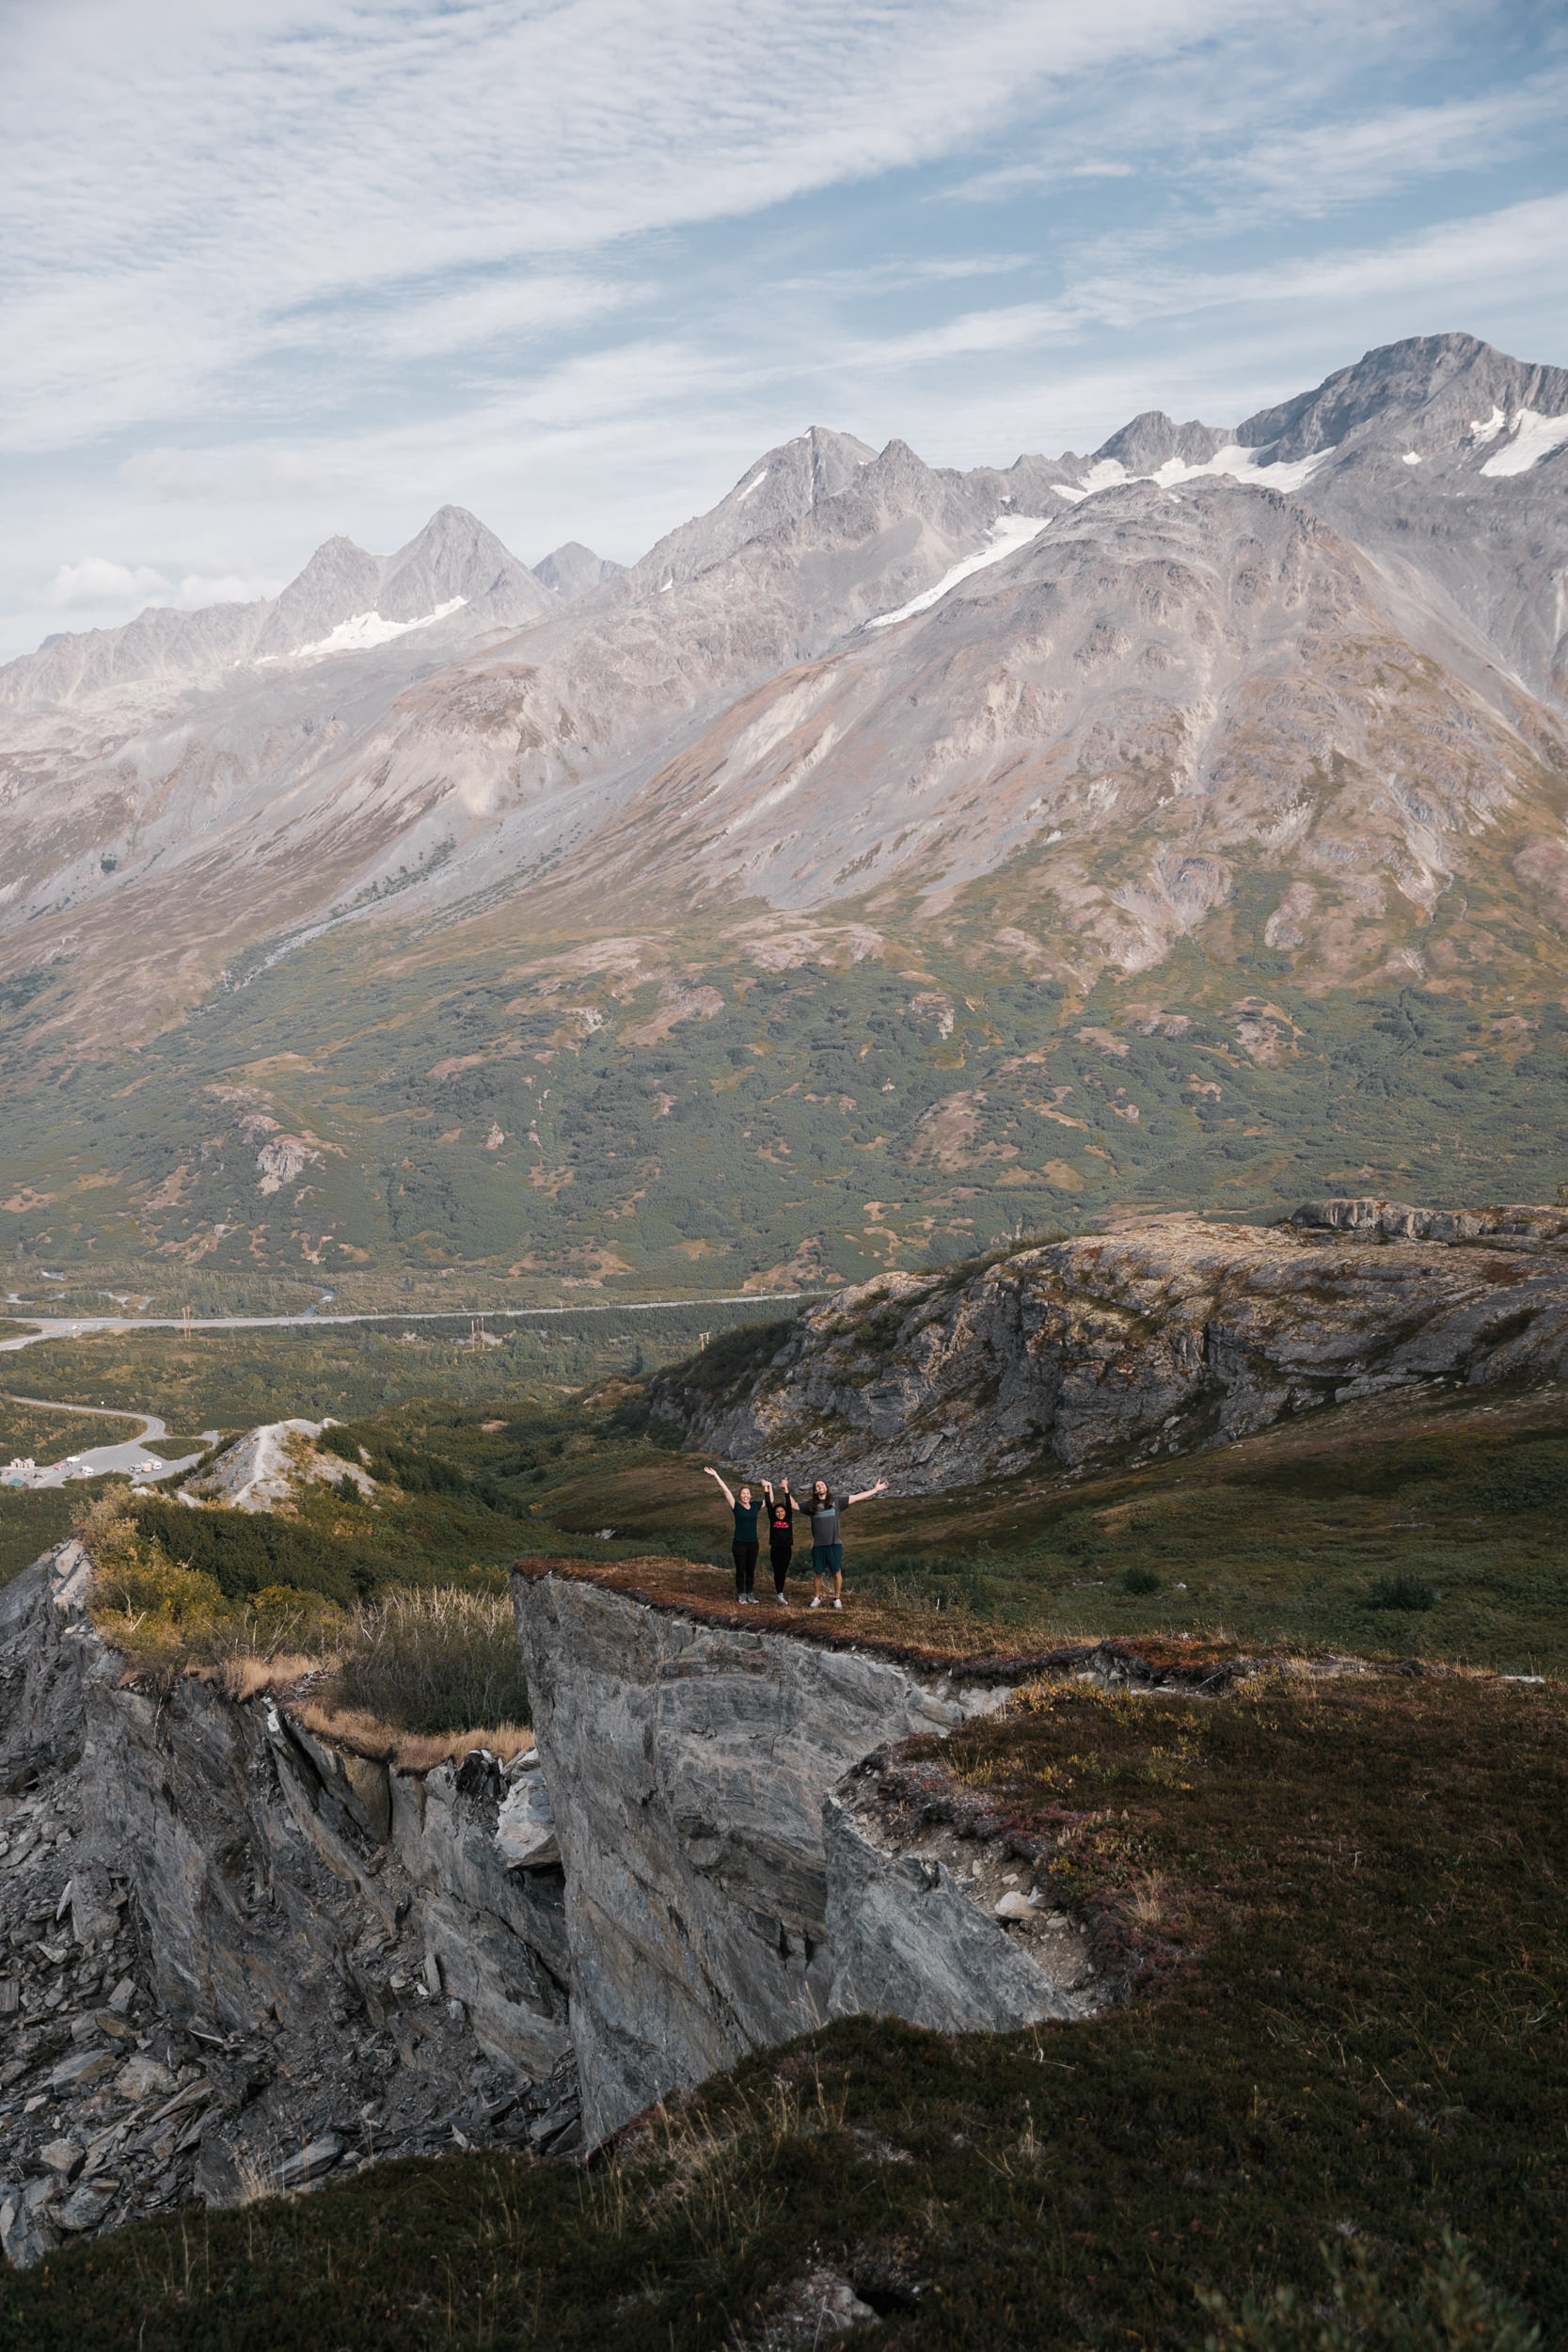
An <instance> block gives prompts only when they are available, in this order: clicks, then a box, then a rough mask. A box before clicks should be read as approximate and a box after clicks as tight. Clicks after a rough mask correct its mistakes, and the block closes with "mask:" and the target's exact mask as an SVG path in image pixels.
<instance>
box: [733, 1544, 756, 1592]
mask: <svg viewBox="0 0 1568 2352" xmlns="http://www.w3.org/2000/svg"><path fill="white" fill-rule="evenodd" d="M730 1549H731V1551H732V1552H733V1553H734V1555H735V1597H736V1600H738V1599H739V1598H740V1596H741V1594H742V1593H749V1592H750V1591H751V1589H752V1583H753V1581H755V1578H756V1572H757V1548H756V1546H755V1544H732V1545H731V1546H730Z"/></svg>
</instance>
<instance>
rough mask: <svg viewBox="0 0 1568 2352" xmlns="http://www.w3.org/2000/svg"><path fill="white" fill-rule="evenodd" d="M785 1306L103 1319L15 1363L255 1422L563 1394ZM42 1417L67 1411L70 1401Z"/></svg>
mask: <svg viewBox="0 0 1568 2352" xmlns="http://www.w3.org/2000/svg"><path fill="white" fill-rule="evenodd" d="M778 1313H779V1309H778V1306H777V1304H776V1302H774V1301H771V1300H768V1299H758V1300H757V1301H756V1302H755V1303H754V1304H752V1303H751V1302H743V1303H741V1304H738V1305H733V1306H718V1305H716V1304H714V1303H712V1302H710V1301H698V1302H696V1303H694V1304H692V1305H688V1306H680V1307H669V1308H657V1309H650V1310H647V1311H640V1312H635V1313H631V1312H621V1311H609V1312H600V1313H594V1311H592V1310H589V1309H584V1310H583V1311H581V1312H580V1313H579V1314H565V1315H561V1316H551V1317H549V1318H547V1319H546V1318H533V1319H530V1318H529V1317H527V1316H525V1315H517V1316H507V1315H499V1316H492V1317H490V1318H489V1319H488V1320H487V1322H486V1324H485V1327H484V1332H485V1336H484V1337H483V1338H481V1339H479V1340H478V1341H477V1343H476V1339H475V1336H474V1325H473V1319H472V1318H471V1317H469V1316H467V1315H452V1316H450V1317H447V1316H443V1317H442V1318H441V1319H440V1320H439V1321H436V1322H422V1323H417V1324H403V1323H398V1322H391V1323H386V1324H340V1325H337V1326H335V1327H324V1328H320V1329H315V1328H312V1327H309V1325H306V1326H296V1327H293V1328H292V1329H281V1330H279V1329H273V1330H268V1329H265V1328H263V1329H260V1330H250V1331H214V1332H207V1333H200V1334H198V1335H197V1336H195V1337H193V1338H191V1339H185V1338H184V1337H183V1336H182V1334H181V1333H179V1332H177V1331H105V1332H100V1333H97V1334H96V1335H94V1336H92V1337H89V1338H87V1339H79V1340H71V1339H62V1340H45V1341H40V1343H38V1344H37V1345H36V1346H34V1347H30V1348H28V1349H27V1351H26V1353H25V1355H24V1356H22V1357H19V1358H17V1359H13V1361H12V1364H11V1367H10V1369H11V1371H12V1374H13V1376H14V1378H15V1385H16V1386H17V1387H18V1388H24V1389H25V1390H26V1391H27V1392H28V1393H29V1394H31V1395H34V1396H47V1397H51V1398H54V1397H58V1398H61V1399H67V1400H71V1401H72V1402H80V1403H81V1404H82V1405H83V1406H84V1407H87V1406H97V1405H110V1406H123V1407H125V1408H126V1409H127V1410H130V1411H136V1410H140V1409H145V1410H147V1411H149V1412H153V1413H157V1414H158V1415H159V1416H160V1417H161V1418H162V1419H163V1420H165V1421H166V1422H167V1423H168V1425H169V1427H170V1429H172V1430H181V1429H248V1428H253V1427H255V1425H256V1424H257V1423H258V1422H263V1421H279V1420H294V1419H305V1420H309V1421H319V1420H320V1419H321V1418H322V1416H323V1415H324V1414H326V1413H330V1414H332V1415H334V1416H335V1417H337V1418H338V1419H341V1420H346V1419H349V1418H351V1417H354V1416H356V1415H359V1414H362V1413H375V1412H380V1411H385V1410H387V1409H388V1408H396V1407H398V1406H402V1405H404V1403H405V1402H406V1401H408V1400H410V1399H419V1398H421V1397H425V1398H428V1397H435V1396H439V1397H443V1398H446V1399H448V1400H450V1401H451V1404H452V1405H453V1406H465V1405H472V1406H481V1405H485V1404H492V1403H493V1404H494V1405H495V1406H496V1407H497V1408H498V1409H500V1408H502V1407H508V1406H512V1405H514V1404H528V1403H536V1402H541V1401H545V1400H549V1401H552V1402H559V1401H560V1400H561V1399H562V1398H563V1397H565V1396H569V1395H571V1394H574V1393H575V1392H576V1391H578V1390H580V1389H583V1388H586V1387H588V1386H590V1385H592V1384H593V1383H594V1382H597V1381H602V1380H605V1379H608V1378H611V1377H622V1378H629V1379H640V1378H641V1377H642V1375H644V1374H645V1373H652V1372H656V1371H657V1370H658V1369H659V1368H660V1367H661V1366H662V1365H664V1364H668V1363H674V1362H677V1361H679V1360H681V1359H684V1358H685V1357H687V1356H688V1355H689V1354H690V1353H691V1351H692V1350H693V1349H694V1348H695V1347H696V1346H697V1344H698V1341H699V1339H700V1337H701V1335H702V1334H703V1333H704V1332H705V1331H706V1330H709V1329H711V1330H712V1331H714V1332H716V1333H722V1332H723V1331H725V1330H726V1329H727V1328H729V1327H732V1326H740V1325H743V1324H747V1323H756V1322H771V1321H774V1320H776V1318H777V1316H778ZM5 1409H6V1410H7V1411H8V1412H10V1413H12V1414H20V1413H21V1411H22V1410H23V1408H22V1407H19V1406H8V1407H7V1408H5ZM39 1420H40V1425H41V1424H42V1423H45V1422H55V1421H58V1422H60V1424H61V1426H62V1427H63V1426H66V1425H68V1423H67V1421H66V1416H64V1415H63V1414H61V1415H40V1416H39ZM5 1425H6V1427H9V1426H11V1423H10V1422H7V1423H6V1424H5ZM17 1425H18V1426H20V1425H21V1424H20V1422H18V1423H17ZM104 1426H105V1427H106V1429H107V1430H108V1431H109V1433H110V1434H111V1435H112V1436H113V1437H115V1438H123V1437H126V1436H129V1435H131V1434H132V1432H131V1430H130V1428H129V1426H128V1424H127V1423H125V1422H119V1423H114V1422H110V1423H106V1424H104ZM24 1450H25V1449H24ZM62 1450H64V1449H62ZM71 1450H75V1449H74V1448H72V1449H71Z"/></svg>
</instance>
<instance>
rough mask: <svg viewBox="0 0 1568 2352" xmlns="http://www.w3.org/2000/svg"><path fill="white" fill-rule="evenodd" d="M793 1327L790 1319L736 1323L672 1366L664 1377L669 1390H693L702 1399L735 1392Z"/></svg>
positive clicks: (786, 1336)
mask: <svg viewBox="0 0 1568 2352" xmlns="http://www.w3.org/2000/svg"><path fill="white" fill-rule="evenodd" d="M794 1328H795V1323H794V1319H793V1317H791V1316H784V1317H783V1318H781V1320H780V1321H779V1322H777V1323H751V1324H746V1323H739V1324H736V1326H735V1327H734V1328H733V1329H731V1330H728V1331H721V1332H720V1333H719V1334H718V1336H717V1337H716V1338H714V1339H712V1340H710V1341H709V1342H708V1343H707V1345H706V1347H705V1348H703V1349H701V1350H700V1351H699V1353H698V1354H697V1355H695V1356H689V1357H688V1358H687V1359H686V1360H685V1362H684V1363H679V1364H672V1366H671V1367H670V1370H669V1372H668V1373H667V1374H666V1375H664V1378H665V1379H666V1380H668V1382H669V1384H670V1385H671V1387H673V1388H681V1389H697V1390H699V1391H701V1392H702V1393H703V1394H704V1395H705V1396H718V1395H721V1394H723V1393H724V1392H726V1391H729V1392H737V1391H739V1390H740V1389H741V1388H742V1387H744V1385H745V1384H746V1383H747V1382H748V1381H750V1380H752V1379H753V1378H754V1377H755V1375H757V1374H758V1373H759V1372H760V1371H761V1370H762V1368H763V1366H764V1364H766V1363H768V1362H769V1361H770V1360H771V1359H772V1358H773V1357H775V1356H776V1355H777V1354H778V1352H779V1350H780V1348H781V1347H783V1345H784V1342H785V1341H786V1340H787V1339H788V1337H789V1335H790V1333H791V1332H792V1331H793V1330H794Z"/></svg>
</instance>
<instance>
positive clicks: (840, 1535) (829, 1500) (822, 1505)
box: [806, 1478, 887, 1609]
mask: <svg viewBox="0 0 1568 2352" xmlns="http://www.w3.org/2000/svg"><path fill="white" fill-rule="evenodd" d="M886 1491H887V1480H886V1479H885V1478H879V1479H878V1481H877V1484H876V1485H875V1486H867V1487H866V1488H865V1489H864V1490H863V1492H862V1493H861V1494H858V1495H846V1496H845V1497H844V1498H843V1500H842V1502H835V1501H834V1499H833V1490H832V1487H831V1486H829V1484H828V1482H827V1480H826V1479H825V1478H817V1479H814V1480H813V1482H812V1489H811V1494H810V1496H809V1498H808V1499H807V1502H806V1509H807V1510H808V1511H809V1512H810V1514H811V1573H812V1604H811V1605H812V1607H813V1608H814V1609H820V1608H821V1606H822V1586H823V1583H824V1581H826V1579H827V1578H829V1577H830V1576H831V1577H832V1580H833V1607H834V1608H835V1609H842V1608H843V1606H844V1514H845V1512H846V1511H847V1510H848V1508H849V1505H850V1504H851V1503H852V1502H870V1500H871V1498H872V1496H873V1495H879V1494H885V1493H886Z"/></svg>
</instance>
